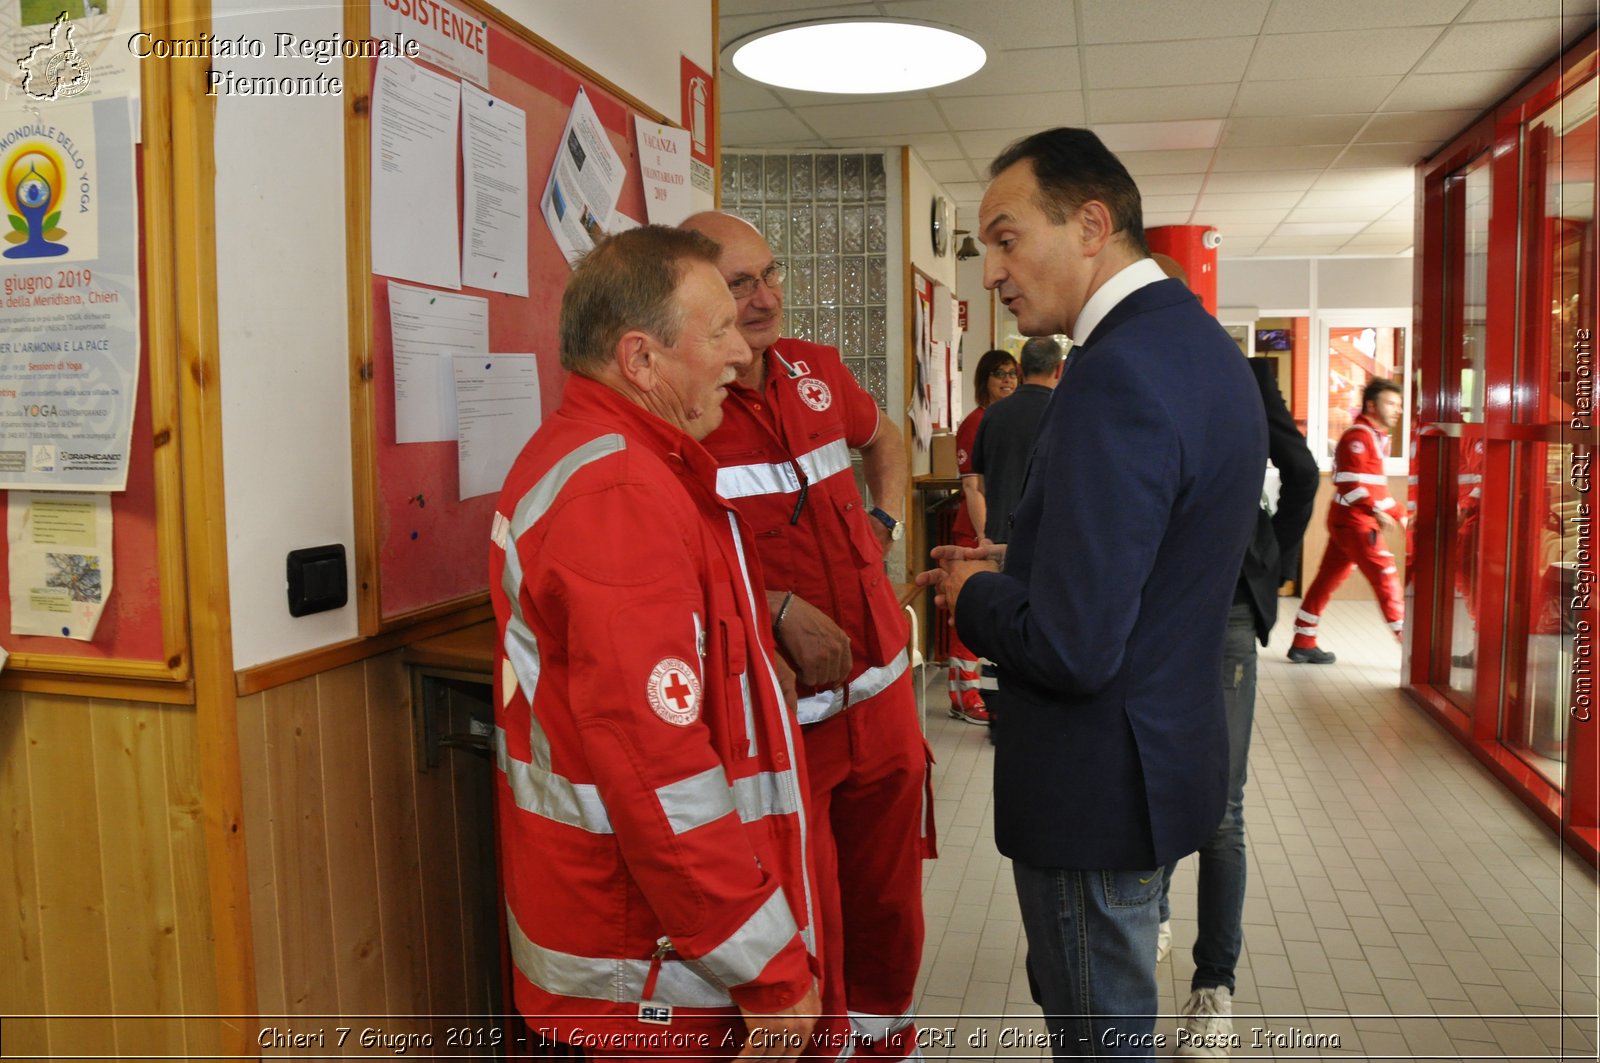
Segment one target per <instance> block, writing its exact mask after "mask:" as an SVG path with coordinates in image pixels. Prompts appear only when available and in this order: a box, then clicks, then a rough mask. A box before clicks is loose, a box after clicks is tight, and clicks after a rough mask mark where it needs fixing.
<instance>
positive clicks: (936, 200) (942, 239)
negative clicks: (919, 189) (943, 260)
mask: <svg viewBox="0 0 1600 1063" xmlns="http://www.w3.org/2000/svg"><path fill="white" fill-rule="evenodd" d="M949 213H950V204H949V203H948V202H947V201H946V200H945V198H944V197H943V196H934V197H933V217H932V219H931V220H930V226H931V227H930V229H929V234H930V235H931V236H932V238H933V253H934V254H936V255H939V256H941V257H942V256H943V255H944V253H945V249H946V248H948V247H949V246H950V220H949V217H948V215H949Z"/></svg>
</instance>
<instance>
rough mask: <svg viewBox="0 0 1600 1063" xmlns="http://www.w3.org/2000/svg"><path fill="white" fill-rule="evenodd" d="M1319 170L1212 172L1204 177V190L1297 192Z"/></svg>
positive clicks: (1304, 187) (1315, 176)
mask: <svg viewBox="0 0 1600 1063" xmlns="http://www.w3.org/2000/svg"><path fill="white" fill-rule="evenodd" d="M1321 172H1322V171H1321V170H1281V171H1271V172H1266V173H1251V172H1248V171H1247V172H1244V173H1214V174H1212V175H1211V176H1209V177H1207V178H1206V192H1207V194H1210V193H1212V192H1298V191H1304V190H1305V189H1307V188H1310V187H1311V184H1312V182H1314V181H1315V180H1316V179H1317V175H1318V174H1320V173H1321Z"/></svg>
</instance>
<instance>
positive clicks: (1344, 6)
mask: <svg viewBox="0 0 1600 1063" xmlns="http://www.w3.org/2000/svg"><path fill="white" fill-rule="evenodd" d="M1466 6H1467V0H1405V2H1403V3H1395V2H1394V0H1339V2H1338V3H1329V2H1328V0H1277V3H1275V4H1273V6H1272V14H1271V15H1269V16H1267V24H1266V29H1265V32H1267V33H1304V32H1307V31H1312V30H1339V29H1349V28H1351V27H1353V26H1356V27H1360V28H1361V29H1362V30H1363V31H1365V30H1375V29H1388V28H1391V27H1395V26H1435V25H1443V24H1444V23H1446V22H1450V21H1452V20H1454V19H1455V17H1456V16H1457V15H1459V14H1460V13H1461V9H1462V8H1464V7H1466Z"/></svg>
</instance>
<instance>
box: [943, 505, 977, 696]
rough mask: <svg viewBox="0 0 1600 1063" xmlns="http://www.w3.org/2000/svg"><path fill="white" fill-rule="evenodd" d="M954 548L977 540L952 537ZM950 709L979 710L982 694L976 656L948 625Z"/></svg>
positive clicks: (953, 626) (974, 542) (973, 544)
mask: <svg viewBox="0 0 1600 1063" xmlns="http://www.w3.org/2000/svg"><path fill="white" fill-rule="evenodd" d="M951 538H952V541H953V542H954V544H955V545H956V546H977V545H978V540H977V539H975V538H973V537H972V536H970V535H955V536H952V537H951ZM949 631H950V656H949V658H948V660H949V664H950V708H951V709H981V708H983V707H984V705H983V694H982V692H981V691H979V689H978V683H979V679H980V677H979V675H978V655H977V654H976V653H973V652H972V651H971V650H969V649H967V644H966V643H964V642H962V641H961V636H960V635H957V634H956V626H955V625H954V624H951V625H950V628H949Z"/></svg>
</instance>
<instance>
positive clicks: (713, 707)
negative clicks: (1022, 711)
mask: <svg viewBox="0 0 1600 1063" xmlns="http://www.w3.org/2000/svg"><path fill="white" fill-rule="evenodd" d="M716 254H717V249H716V245H715V244H713V243H712V242H711V241H709V240H707V239H705V238H704V237H703V236H700V235H699V234H696V233H686V232H681V231H678V230H675V229H664V228H661V227H659V226H650V227H646V228H642V229H637V230H634V231H631V232H626V233H623V234H621V235H619V236H616V237H613V238H611V239H610V240H608V241H606V242H604V243H602V244H601V245H600V246H599V247H598V248H596V249H595V250H594V251H593V252H592V253H591V254H590V255H588V256H587V257H586V258H585V259H584V260H583V261H582V262H581V263H579V265H578V266H577V268H576V270H575V271H574V272H573V274H572V277H571V279H570V281H569V282H568V285H567V290H566V294H565V295H564V297H563V298H562V303H561V364H562V366H563V367H565V368H566V369H568V370H570V371H571V373H572V376H571V378H570V379H569V380H568V381H567V385H566V392H565V394H564V395H563V396H562V400H561V406H560V408H559V409H557V410H556V412H555V413H554V414H553V415H552V416H551V417H550V418H549V420H547V421H546V422H545V423H544V425H543V426H542V427H541V428H540V429H539V430H538V432H536V433H535V434H534V436H533V438H532V439H531V440H530V441H529V442H528V444H527V446H526V447H525V448H524V449H523V451H522V453H521V454H520V455H519V456H518V457H517V459H516V462H515V464H514V465H513V466H512V469H511V472H510V474H509V475H508V476H507V478H506V485H505V488H504V490H503V491H502V492H501V495H500V503H499V507H498V511H497V512H496V514H495V520H494V529H493V533H492V539H493V546H492V548H491V549H490V551H489V572H490V580H489V586H490V596H491V598H492V599H493V602H494V611H495V622H496V625H497V629H498V633H499V641H498V644H497V645H496V648H495V657H496V670H495V721H496V724H497V727H496V735H495V737H496V759H497V762H498V767H499V772H498V773H497V782H496V800H497V802H498V804H499V829H500V853H501V873H502V881H503V883H504V889H505V899H506V923H507V930H508V932H509V935H510V940H511V954H512V958H513V961H514V963H515V970H516V973H515V979H514V981H515V999H516V1003H517V1007H518V1008H519V1009H520V1010H521V1012H522V1014H523V1015H524V1016H525V1017H526V1018H527V1019H528V1021H529V1023H530V1024H531V1025H533V1026H535V1027H537V1028H539V1029H540V1030H541V1031H548V1032H547V1033H546V1036H551V1037H552V1038H553V1039H554V1040H556V1041H559V1042H564V1043H576V1044H579V1045H581V1047H582V1048H583V1050H584V1052H585V1054H587V1055H589V1056H591V1057H600V1058H607V1057H613V1058H614V1057H622V1058H629V1059H637V1058H640V1057H648V1056H652V1055H662V1054H672V1055H675V1056H678V1057H679V1058H682V1057H685V1056H692V1057H694V1058H726V1057H731V1056H733V1055H734V1054H736V1053H738V1052H739V1050H740V1048H741V1046H743V1045H744V1043H745V1041H746V1036H747V1034H748V1038H749V1043H750V1046H751V1049H750V1052H749V1054H751V1055H760V1056H781V1057H784V1058H794V1057H795V1056H797V1055H799V1053H800V1051H801V1049H802V1048H803V1046H804V1045H805V1044H806V1038H807V1035H808V1033H809V1032H810V1030H811V1028H812V1024H813V1023H814V1022H815V1018H814V1016H815V1015H816V1014H817V1012H818V1011H819V1009H820V1006H821V1005H820V1001H819V999H818V994H817V989H816V984H815V979H814V977H813V968H814V966H816V965H817V960H816V959H815V957H814V955H813V953H815V952H816V947H815V944H814V936H815V927H816V920H815V918H814V916H813V914H812V913H813V911H814V898H815V892H816V891H815V888H814V884H813V882H812V880H811V876H810V874H809V872H808V861H807V857H806V850H807V845H808V842H809V838H808V834H809V832H810V827H809V824H808V810H807V808H806V804H805V800H804V793H805V779H804V771H803V766H802V761H803V754H802V753H801V751H800V748H799V746H800V738H799V735H798V733H797V732H798V728H797V727H795V726H793V724H792V723H791V721H790V719H789V713H788V711H787V709H786V708H785V705H784V700H783V695H782V692H781V690H780V684H779V679H778V676H777V673H776V672H775V670H774V663H773V661H774V658H773V654H772V644H771V640H770V636H769V634H768V631H769V629H770V626H771V617H770V616H769V615H768V612H767V607H766V602H765V600H764V598H763V596H762V595H761V593H760V587H761V582H760V578H761V577H760V569H759V567H758V564H757V562H756V560H755V556H754V555H755V544H754V541H753V539H752V536H751V534H750V532H749V530H748V529H747V528H746V527H745V525H744V523H743V522H742V521H741V520H740V518H739V517H738V515H737V514H735V512H734V511H733V509H732V507H730V506H729V505H728V504H727V503H725V502H724V501H723V500H722V499H721V498H719V497H718V496H717V492H716V476H717V467H716V462H715V461H714V460H713V459H712V458H711V455H710V454H708V453H706V451H705V449H704V448H703V447H701V445H700V444H699V442H698V441H697V440H699V439H700V438H703V437H704V436H705V435H706V434H707V433H708V432H710V431H711V430H712V429H713V428H714V427H715V426H716V425H717V423H718V422H719V421H720V420H721V407H722V404H723V401H724V399H725V398H726V394H727V392H726V385H727V384H728V383H730V382H731V381H732V380H733V377H734V373H735V372H736V371H737V370H738V369H739V368H740V367H742V366H744V365H745V364H747V363H748V362H749V360H750V353H749V350H748V349H747V348H746V347H745V346H744V343H743V341H742V340H741V339H740V337H739V333H738V330H737V329H736V328H735V327H734V302H733V299H732V298H731V297H730V296H729V294H728V289H727V285H726V284H725V283H724V282H723V280H722V276H721V274H720V273H718V272H717V269H716V267H715V265H714V263H715V261H716ZM774 1046H776V1047H774Z"/></svg>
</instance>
